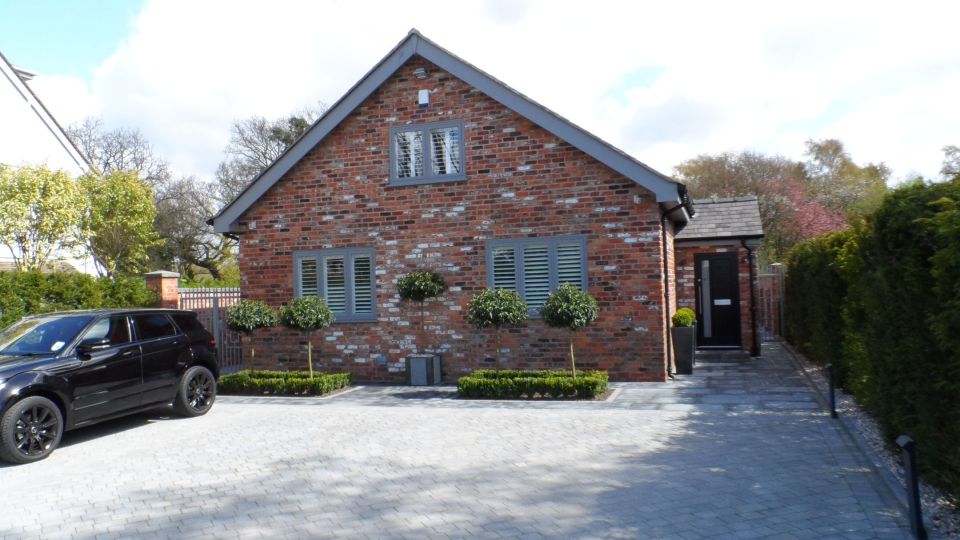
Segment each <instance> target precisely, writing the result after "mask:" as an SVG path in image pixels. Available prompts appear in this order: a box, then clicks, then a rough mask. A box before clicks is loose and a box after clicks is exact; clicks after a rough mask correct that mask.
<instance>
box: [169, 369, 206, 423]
mask: <svg viewBox="0 0 960 540" xmlns="http://www.w3.org/2000/svg"><path fill="white" fill-rule="evenodd" d="M216 398H217V379H216V378H215V377H214V376H213V373H211V372H210V370H209V369H207V368H205V367H203V366H193V367H191V368H189V369H187V371H186V372H184V374H183V377H180V389H179V391H178V392H177V397H176V398H175V399H174V400H173V407H174V409H176V411H177V413H178V414H181V415H183V416H200V415H203V414H206V413H207V411H209V410H210V407H213V401H214V400H215V399H216Z"/></svg>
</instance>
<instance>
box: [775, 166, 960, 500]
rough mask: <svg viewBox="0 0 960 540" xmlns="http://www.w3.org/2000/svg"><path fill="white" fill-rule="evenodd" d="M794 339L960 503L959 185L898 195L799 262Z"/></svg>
mask: <svg viewBox="0 0 960 540" xmlns="http://www.w3.org/2000/svg"><path fill="white" fill-rule="evenodd" d="M786 316H787V338H788V340H789V341H790V342H791V343H793V344H794V345H795V346H796V347H797V348H798V349H800V350H801V351H803V352H804V353H806V354H807V355H808V356H809V357H810V358H811V359H812V360H814V361H816V362H819V363H823V364H825V363H833V364H834V365H835V366H836V367H837V372H838V375H839V377H840V382H841V384H842V385H843V386H844V387H845V388H847V389H848V390H849V391H851V392H852V393H853V394H854V395H855V396H856V398H857V400H858V401H859V402H860V403H861V404H862V405H863V406H865V407H866V408H867V409H868V410H869V411H870V412H871V413H873V415H874V416H875V417H876V419H877V420H878V421H879V423H880V425H881V426H882V428H883V430H884V432H885V434H886V436H887V437H888V440H890V441H892V440H893V438H894V437H896V436H897V435H900V434H907V435H909V436H911V437H912V438H913V439H914V440H915V441H917V445H918V447H919V448H920V452H921V453H922V455H923V459H922V460H921V465H922V467H923V473H924V476H925V478H926V479H927V480H928V481H930V482H931V483H934V484H937V485H940V486H942V487H944V488H946V489H947V490H948V491H950V492H951V493H953V494H954V495H955V496H960V179H954V180H952V181H948V182H943V183H938V184H924V183H922V182H914V183H911V184H908V185H904V186H901V187H899V188H897V189H894V190H892V191H891V192H890V193H889V194H888V195H887V197H886V198H885V199H884V201H883V204H882V205H881V206H880V208H879V209H878V210H877V211H876V212H875V213H874V214H873V215H871V216H869V217H868V219H867V221H866V222H865V223H864V224H862V225H861V226H858V227H856V228H854V229H851V230H848V231H843V232H840V233H835V234H833V235H829V236H826V237H819V238H816V239H813V240H810V241H808V242H805V243H803V244H800V245H798V246H797V247H796V248H794V250H792V251H791V253H790V256H789V259H788V272H787V281H786Z"/></svg>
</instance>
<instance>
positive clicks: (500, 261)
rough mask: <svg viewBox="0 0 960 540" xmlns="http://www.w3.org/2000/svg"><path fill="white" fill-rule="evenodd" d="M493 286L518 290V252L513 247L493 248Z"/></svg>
mask: <svg viewBox="0 0 960 540" xmlns="http://www.w3.org/2000/svg"><path fill="white" fill-rule="evenodd" d="M493 288H494V289H506V290H508V291H515V290H517V252H516V249H515V248H512V247H498V248H494V249H493Z"/></svg>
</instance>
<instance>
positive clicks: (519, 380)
mask: <svg viewBox="0 0 960 540" xmlns="http://www.w3.org/2000/svg"><path fill="white" fill-rule="evenodd" d="M608 380H609V378H608V376H607V372H606V371H581V372H580V373H579V375H578V376H577V377H574V374H573V372H571V371H550V370H540V371H519V370H506V369H504V370H477V371H474V372H473V373H471V374H470V375H468V376H466V377H460V380H459V381H457V392H458V393H459V395H460V396H461V397H465V398H486V399H535V398H540V399H574V398H575V399H592V398H594V397H596V396H598V395H600V394H602V393H604V392H606V390H607V383H608Z"/></svg>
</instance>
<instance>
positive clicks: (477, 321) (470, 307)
mask: <svg viewBox="0 0 960 540" xmlns="http://www.w3.org/2000/svg"><path fill="white" fill-rule="evenodd" d="M527 317H528V313H527V304H526V303H525V302H524V301H523V299H522V298H520V294H519V293H517V292H516V291H508V290H506V289H484V290H482V291H480V292H478V293H477V294H475V295H474V296H473V298H471V299H470V303H469V304H467V321H468V322H470V324H472V325H474V326H475V327H477V328H493V329H494V330H495V332H496V338H497V361H498V362H499V361H502V358H501V355H500V352H501V346H500V344H501V343H500V329H501V328H507V327H510V326H518V325H520V324H522V323H523V321H525V320H527Z"/></svg>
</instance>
